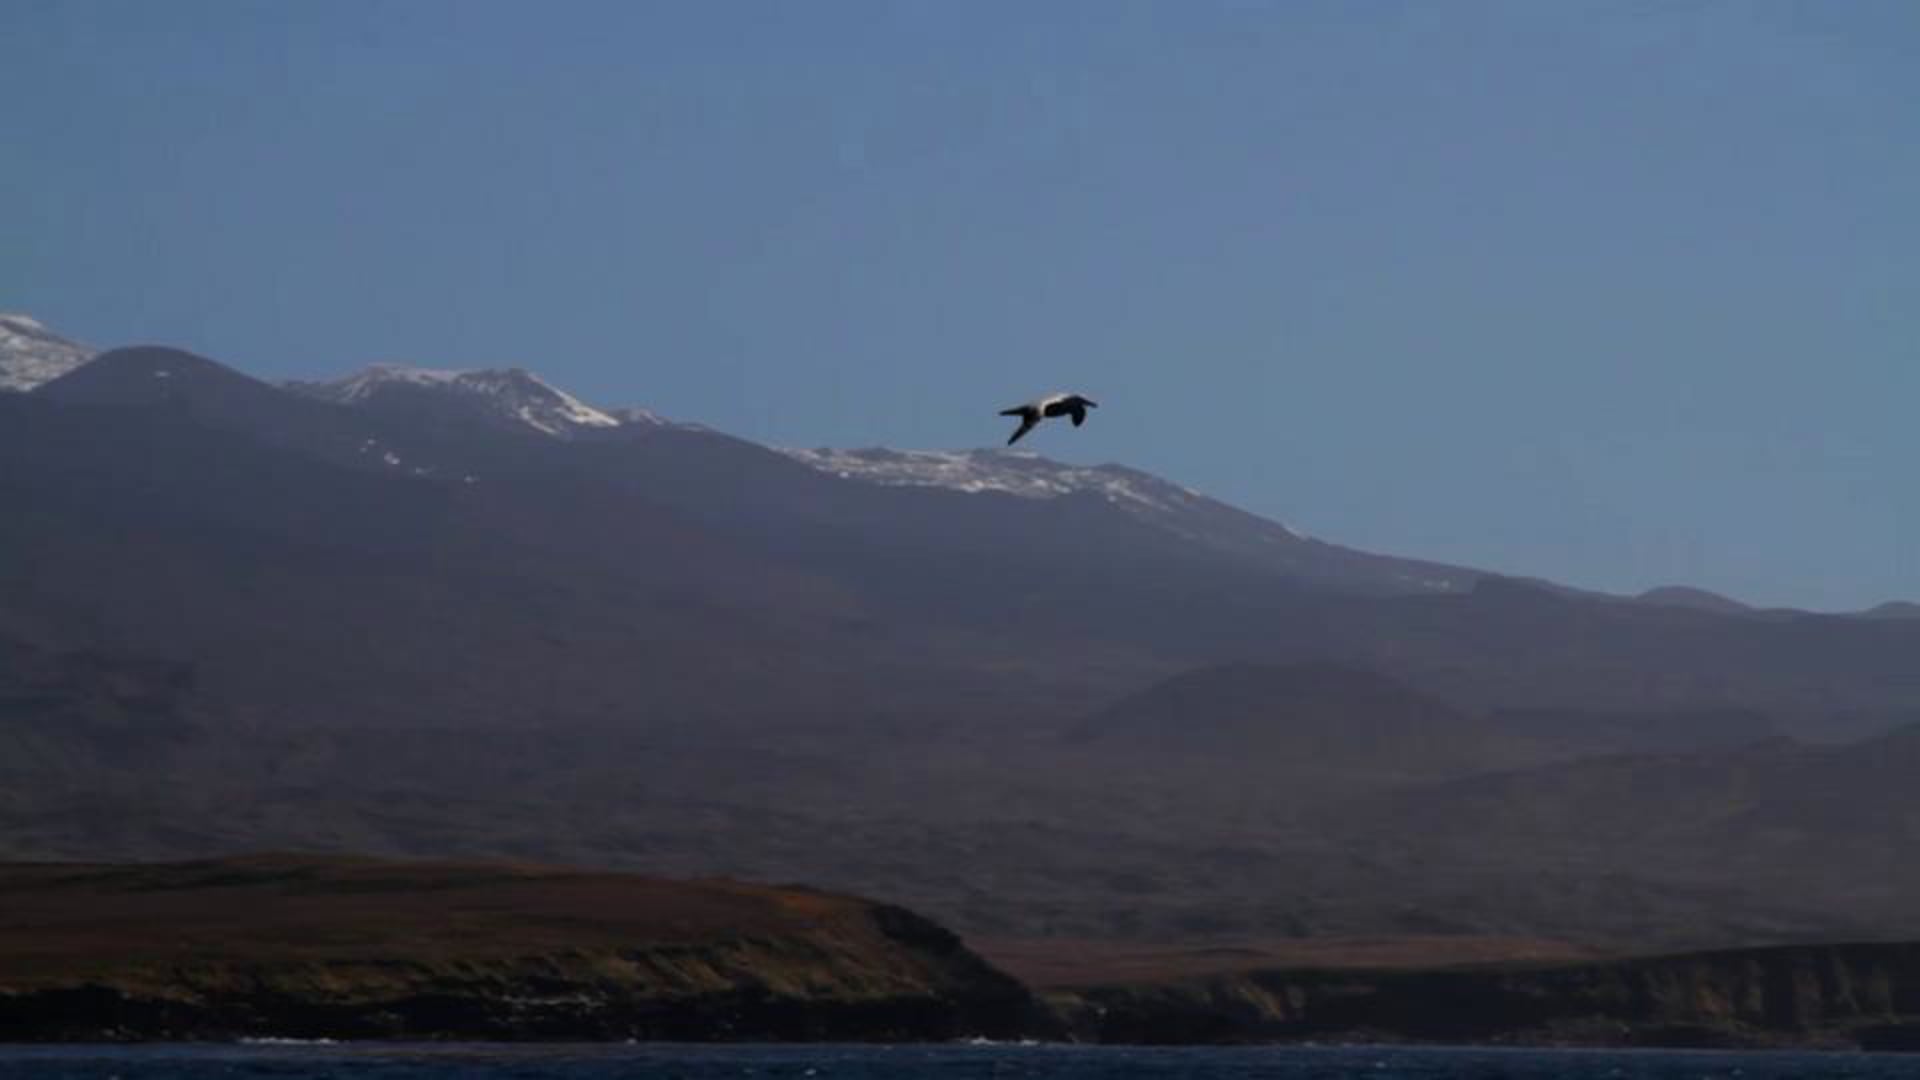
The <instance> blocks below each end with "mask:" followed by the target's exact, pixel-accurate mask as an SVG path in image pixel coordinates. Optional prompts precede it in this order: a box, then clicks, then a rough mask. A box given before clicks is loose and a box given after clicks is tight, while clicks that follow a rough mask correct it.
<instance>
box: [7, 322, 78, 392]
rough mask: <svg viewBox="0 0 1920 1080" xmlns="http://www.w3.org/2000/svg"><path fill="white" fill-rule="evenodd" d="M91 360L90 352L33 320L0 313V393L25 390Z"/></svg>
mask: <svg viewBox="0 0 1920 1080" xmlns="http://www.w3.org/2000/svg"><path fill="white" fill-rule="evenodd" d="M91 359H93V350H92V349H89V348H87V347H86V346H85V345H82V344H80V343H79V342H76V341H69V340H67V339H66V338H63V337H61V336H60V335H59V334H56V333H54V332H53V331H51V330H49V329H47V328H46V326H44V325H43V324H41V323H40V321H39V320H37V319H32V318H29V317H27V316H25V315H6V314H0V390H12V391H26V390H31V389H33V388H34V387H36V386H39V385H40V384H41V383H44V382H50V381H52V380H54V379H57V378H59V377H60V376H62V375H65V374H66V373H67V372H69V371H72V370H73V369H74V368H77V367H79V366H80V365H81V364H84V363H86V362H87V361H89V360H91Z"/></svg>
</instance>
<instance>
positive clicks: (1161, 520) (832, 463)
mask: <svg viewBox="0 0 1920 1080" xmlns="http://www.w3.org/2000/svg"><path fill="white" fill-rule="evenodd" d="M784 453H786V454H788V455H789V456H791V457H793V458H794V459H795V460H796V461H801V462H804V463H806V464H807V465H810V466H812V467H813V468H815V469H818V470H820V471H822V472H824V473H828V474H830V475H833V476H837V477H840V478H842V479H846V480H850V481H855V482H859V483H865V484H872V485H876V486H881V487H892V488H927V489H935V490H941V491H952V492H960V493H965V494H970V495H1005V496H1013V497H1016V498H1021V499H1028V500H1035V501H1045V500H1051V499H1061V498H1069V497H1074V498H1085V499H1095V500H1099V501H1101V502H1103V503H1105V504H1107V505H1109V506H1111V507H1113V508H1114V509H1116V510H1118V511H1120V512H1122V513H1125V514H1127V515H1129V516H1130V517H1132V518H1134V519H1135V520H1136V521H1138V522H1140V523H1141V524H1144V525H1146V526H1148V527H1150V528H1152V529H1154V530H1156V531H1160V532H1164V533H1166V534H1168V535H1171V536H1174V537H1178V538H1180V539H1181V540H1185V541H1189V542H1191V543H1194V544H1198V545H1201V546H1203V547H1205V548H1208V549H1210V550H1212V551H1213V552H1215V553H1217V554H1219V555H1224V556H1228V557H1231V558H1234V559H1237V560H1242V561H1244V562H1246V563H1248V564H1250V565H1254V566H1258V567H1262V568H1266V569H1268V570H1270V571H1272V572H1275V573H1278V574H1281V575H1284V576H1286V577H1288V578H1291V579H1294V580H1297V581H1301V582H1308V583H1313V584H1318V585H1326V586H1329V587H1334V588H1342V589H1352V590H1360V591H1366V592H1378V593H1449V592H1463V591H1465V590H1467V589H1469V588H1471V587H1472V586H1473V584H1474V583H1475V582H1476V581H1478V580H1479V579H1480V578H1481V577H1483V576H1484V575H1483V574H1482V573H1481V572H1479V571H1474V570H1467V569H1464V568H1461V567H1457V566H1445V565H1442V564H1439V563H1428V562H1420V561H1418V560H1413V559H1399V558H1393V557H1391V556H1384V555H1373V554H1369V553H1366V552H1361V551H1355V550H1353V549H1351V548H1343V547H1340V546H1338V545H1335V544H1328V543H1324V542H1322V541H1319V540H1315V539H1313V538H1312V537H1308V536H1304V535H1302V534H1301V533H1299V532H1297V531H1295V530H1293V529H1291V528H1289V527H1287V526H1286V525H1283V524H1281V523H1279V522H1275V521H1269V520H1267V519H1266V518H1262V517H1259V516H1256V515H1254V514H1249V513H1247V512H1246V511H1244V510H1240V509H1237V508H1235V507H1232V506H1229V505H1227V504H1226V503H1223V502H1220V501H1218V500H1215V499H1210V498H1208V497H1206V496H1205V495H1202V494H1200V493H1199V492H1196V491H1193V490H1191V489H1188V488H1184V487H1181V486H1180V485H1178V484H1175V483H1172V482H1170V481H1167V480H1164V479H1162V478H1160V477H1157V476H1154V475H1152V474H1150V473H1145V472H1141V471H1139V470H1138V469H1129V468H1126V467H1124V466H1121V465H1098V466H1078V465H1067V464H1063V463H1061V462H1057V461H1052V460H1049V459H1047V458H1043V457H1040V456H1039V455H1037V454H1029V453H1020V452H1015V451H1007V450H965V451H930V450H889V449H884V448H872V449H866V450H828V449H818V450H786V451H784Z"/></svg>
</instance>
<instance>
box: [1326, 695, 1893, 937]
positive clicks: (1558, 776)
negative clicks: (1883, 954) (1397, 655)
mask: <svg viewBox="0 0 1920 1080" xmlns="http://www.w3.org/2000/svg"><path fill="white" fill-rule="evenodd" d="M1916 777H1920V725H1917V726H1912V727H1908V728H1903V729H1900V730H1897V731H1895V732H1892V733H1890V734H1887V735H1884V736H1881V737H1879V738H1875V739H1870V740H1867V741H1864V742H1860V743H1854V744H1846V745H1841V746H1810V745H1807V744H1804V743H1798V742H1795V741H1793V740H1790V739H1782V738H1775V739H1767V740H1762V741H1759V742H1753V743H1749V744H1747V745H1744V746H1736V747H1715V748H1706V749H1700V750H1693V751H1687V752H1680V753H1671V754H1659V755H1647V754H1629V755H1617V756H1608V757H1600V758H1593V759H1587V760H1580V761H1572V762H1567V763H1563V764H1556V765H1550V766H1545V767H1542V768H1537V769H1527V770H1520V771H1514V772H1509V773H1502V774H1492V775H1484V776H1476V777H1470V778H1466V779H1459V780H1453V781H1449V782H1446V783H1442V784H1438V785H1433V786H1425V787H1418V786H1417V787H1411V788H1408V789H1405V790H1402V791H1400V792H1396V793H1394V794H1391V795H1386V796H1382V797H1380V798H1379V799H1378V800H1376V801H1374V802H1371V803H1367V804H1361V805H1348V806H1345V807H1342V808H1341V810H1340V811H1339V812H1338V813H1337V814H1335V815H1332V816H1331V818H1330V819H1329V820H1328V821H1327V822H1326V823H1325V828H1326V829H1327V830H1328V831H1329V834H1330V835H1333V836H1336V837H1339V838H1341V839H1342V840H1344V841H1346V842H1348V843H1350V844H1351V845H1352V846H1353V848H1354V850H1356V851H1365V852H1368V853H1370V854H1372V855H1374V856H1375V857H1390V856H1389V853H1390V852H1401V853H1405V852H1411V851H1418V852H1420V857H1421V858H1422V859H1423V860H1434V861H1436V862H1441V863H1451V864H1453V865H1457V866H1461V867H1472V868H1479V869H1482V870H1485V869H1489V868H1500V869H1501V870H1502V872H1505V873H1508V874H1515V875H1518V874H1525V873H1528V872H1543V871H1548V870H1552V871H1555V872H1575V873H1585V874H1591V875H1609V874H1632V875H1643V876H1652V877H1655V878H1657V879H1660V880H1665V881H1672V882H1688V883H1695V884H1705V883H1712V884H1713V885H1715V886H1717V887H1726V886H1735V887H1738V888H1740V889H1741V890H1743V891H1745V892H1746V893H1748V894H1749V895H1750V896H1753V897H1755V898H1765V899H1766V900H1767V901H1770V902H1774V903H1779V904H1783V905H1789V906H1797V907H1802V908H1806V909H1824V910H1829V911H1835V912H1839V911H1852V912H1878V916H1877V917H1878V918H1880V919H1882V920H1886V923H1885V924H1886V925H1889V926H1891V925H1893V924H1894V922H1896V921H1898V922H1899V923H1900V924H1901V925H1905V924H1906V922H1907V914H1908V913H1909V911H1910V907H1909V906H1908V904H1909V899H1910V898H1911V897H1913V896H1914V895H1917V894H1920V869H1916V867H1915V866H1914V864H1913V862H1912V860H1911V859H1908V858H1907V857H1906V856H1905V855H1904V854H1903V853H1905V852H1909V851H1911V850H1913V848H1914V846H1915V845H1916V844H1920V811H1916V809H1915V805H1914V799H1913V791H1914V781H1915V778H1916Z"/></svg>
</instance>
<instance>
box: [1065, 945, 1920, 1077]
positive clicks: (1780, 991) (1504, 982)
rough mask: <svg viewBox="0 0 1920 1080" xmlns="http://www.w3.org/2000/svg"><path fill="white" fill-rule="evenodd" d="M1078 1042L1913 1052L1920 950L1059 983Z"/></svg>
mask: <svg viewBox="0 0 1920 1080" xmlns="http://www.w3.org/2000/svg"><path fill="white" fill-rule="evenodd" d="M1047 999H1048V1002H1049V1004H1050V1005H1051V1006H1052V1007H1053V1009H1054V1010H1055V1012H1056V1013H1057V1014H1058V1015H1059V1016H1060V1017H1061V1018H1062V1020H1063V1022H1065V1023H1066V1024H1067V1026H1068V1027H1069V1029H1070V1030H1071V1031H1072V1032H1073V1033H1074V1035H1075V1037H1077V1038H1081V1039H1084V1040H1087V1041H1101V1042H1105V1041H1126V1042H1146V1043H1231V1042H1300V1041H1358V1042H1435V1043H1487V1044H1524V1045H1577V1046H1667V1047H1686V1046H1719V1047H1741V1046H1753V1047H1761V1046H1786V1045H1793V1046H1831V1047H1864V1048H1867V1049H1887V1050H1894V1049H1920V944H1914V943H1888V944H1846V945H1792V946H1778V947H1770V948H1755V949H1734V950H1724V951H1717V952H1700V953H1689V954H1682V955H1673V956H1656V957H1642V958H1626V959H1617V960H1595V961H1582V962H1577V963H1555V964H1548V965H1525V966H1505V965H1488V966H1475V967H1462V968H1455V969H1442V970H1427V971H1359V970H1345V971H1341V970H1321V971H1311V970H1299V971H1254V972H1245V973H1238V974H1222V975H1212V976H1206V977H1202V978H1195V979H1185V980H1177V981H1170V982H1163V983H1153V984H1143V985H1135V986H1107V987H1091V988H1062V989H1058V990H1054V991H1051V992H1050V993H1049V994H1048V995H1047Z"/></svg>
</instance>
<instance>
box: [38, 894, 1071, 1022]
mask: <svg viewBox="0 0 1920 1080" xmlns="http://www.w3.org/2000/svg"><path fill="white" fill-rule="evenodd" d="M0 912H4V917H3V918H0V1040H14V1041H21V1040H33V1041H55V1040H60V1041H79V1040H102V1039H224V1038H237V1037H247V1036H280V1037H299V1038H336V1039H351V1038H361V1039H368V1038H381V1039H439V1038H461V1039H615V1038H637V1039H677V1040H768V1039H782V1040H814V1039H835V1040H843V1039H844V1040H888V1041H893V1040H902V1041H904V1040H924V1039H945V1038H956V1037H962V1036H971V1035H988V1036H1006V1035H1012V1034H1022V1033H1026V1032H1028V1031H1031V1030H1033V1029H1034V1027H1035V1026H1036V1024H1037V1023H1038V1021H1037V1015H1038V1014H1037V1012H1036V1010H1035V1005H1034V1002H1033V999H1032V998H1031V997H1030V996H1029V995H1028V994H1027V992H1026V991H1025V989H1024V988H1022V987H1021V986H1020V984H1019V983H1017V982H1016V981H1014V980H1013V979H1011V978H1009V977H1008V976H1006V975H1003V974H1001V973H1000V972H998V971H996V970H995V969H993V968H992V967H991V966H989V965H988V964H987V963H986V962H984V961H982V960H981V959H979V958H978V957H977V956H975V955H974V954H973V953H971V952H969V951H968V950H967V949H966V948H965V947H964V946H963V945H962V944H961V943H960V941H959V939H958V938H956V937H954V936H953V935H952V934H950V933H948V932H947V931H946V930H944V929H942V928H940V927H939V926H937V925H935V924H933V923H931V922H929V921H927V920H925V919H923V918H921V917H919V916H918V915H915V914H913V913H912V912H909V911H906V910H904V909H902V908H897V907H891V906H887V905H883V904H874V903H869V902H866V901H862V900H857V899H853V898H849V897H843V896H835V895H831V894H826V893H821V892H815V891H812V890H808V889H800V888H767V887H761V886H749V885H742V884H737V883H733V882H725V881H708V882H671V881H659V880H652V879H648V878H643V877H639V876H635V875H628V874H612V873H590V872H582V871H574V870H564V869H556V868H551V867H536V866H524V865H517V864H500V863H464V864H463V863H419V862H389V861H383V860H373V859H357V858H331V857H308V856H262V857H251V858H241V859H225V860H214V861H205V862H194V863H173V864H158V865H148V866H92V865H76V864H42V865H15V866H8V867H0Z"/></svg>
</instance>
